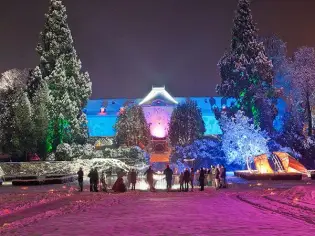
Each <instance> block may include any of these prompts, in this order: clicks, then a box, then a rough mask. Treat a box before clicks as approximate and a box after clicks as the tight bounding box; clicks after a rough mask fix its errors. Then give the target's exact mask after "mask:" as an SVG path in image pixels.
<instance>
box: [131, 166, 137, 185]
mask: <svg viewBox="0 0 315 236" xmlns="http://www.w3.org/2000/svg"><path fill="white" fill-rule="evenodd" d="M130 183H131V190H136V183H137V172H136V171H135V170H134V169H132V170H131V172H130Z"/></svg>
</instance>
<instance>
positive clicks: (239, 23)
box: [217, 0, 276, 131]
mask: <svg viewBox="0 0 315 236" xmlns="http://www.w3.org/2000/svg"><path fill="white" fill-rule="evenodd" d="M218 66H219V69H220V75H221V79H222V82H221V85H219V86H218V87H217V91H218V93H219V94H220V95H221V96H224V97H234V98H236V99H237V107H238V108H239V109H242V110H243V111H244V112H245V115H246V116H249V117H253V119H254V122H255V124H256V125H257V126H260V127H261V128H263V129H266V130H268V131H272V129H273V119H274V118H275V115H276V110H275V105H274V104H275V102H276V99H275V97H276V94H275V90H274V89H273V78H274V75H273V70H272V62H271V61H270V60H269V59H268V57H267V56H266V55H265V49H264V46H263V43H261V42H259V41H258V39H257V29H256V26H255V24H254V22H253V20H252V15H251V10H250V3H249V0H239V3H238V9H237V11H236V14H235V19H234V26H233V29H232V41H231V47H230V50H229V51H227V52H226V53H225V55H224V56H223V57H222V58H221V59H220V61H219V64H218Z"/></svg>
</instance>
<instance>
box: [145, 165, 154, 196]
mask: <svg viewBox="0 0 315 236" xmlns="http://www.w3.org/2000/svg"><path fill="white" fill-rule="evenodd" d="M154 173H155V172H154V171H153V170H152V167H151V166H150V167H149V169H147V170H146V172H144V175H146V176H147V182H148V184H149V187H150V191H155V188H154V186H153V182H154V180H153V175H154Z"/></svg>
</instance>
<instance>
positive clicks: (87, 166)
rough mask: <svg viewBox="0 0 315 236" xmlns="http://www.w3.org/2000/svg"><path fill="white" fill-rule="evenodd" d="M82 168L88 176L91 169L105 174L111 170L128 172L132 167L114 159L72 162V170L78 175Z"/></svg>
mask: <svg viewBox="0 0 315 236" xmlns="http://www.w3.org/2000/svg"><path fill="white" fill-rule="evenodd" d="M80 167H82V169H83V172H84V173H86V174H88V173H89V171H90V170H91V168H97V170H98V172H99V173H101V172H105V171H107V170H110V169H116V170H118V169H122V170H124V171H128V170H129V169H130V168H131V167H130V166H128V165H127V164H125V163H124V162H122V161H120V160H117V159H112V158H93V159H90V160H82V159H78V160H75V161H73V162H72V164H71V169H72V172H73V173H76V172H77V171H78V170H79V168H80Z"/></svg>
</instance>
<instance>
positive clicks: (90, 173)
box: [88, 169, 95, 192]
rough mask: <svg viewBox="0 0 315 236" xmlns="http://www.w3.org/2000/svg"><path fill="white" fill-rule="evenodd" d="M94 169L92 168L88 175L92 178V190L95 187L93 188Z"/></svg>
mask: <svg viewBox="0 0 315 236" xmlns="http://www.w3.org/2000/svg"><path fill="white" fill-rule="evenodd" d="M94 176H95V175H94V170H93V169H91V170H90V172H89V174H88V177H89V178H90V192H93V190H94V188H93V182H94Z"/></svg>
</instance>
